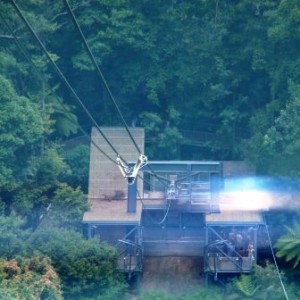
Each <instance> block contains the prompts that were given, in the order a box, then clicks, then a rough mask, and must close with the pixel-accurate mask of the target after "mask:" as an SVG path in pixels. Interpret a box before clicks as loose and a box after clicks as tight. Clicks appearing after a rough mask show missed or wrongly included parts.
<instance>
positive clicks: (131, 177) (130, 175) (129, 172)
mask: <svg viewBox="0 0 300 300" xmlns="http://www.w3.org/2000/svg"><path fill="white" fill-rule="evenodd" d="M147 162H148V158H147V156H146V155H144V154H140V156H139V158H138V160H137V162H136V164H135V165H134V166H133V167H130V166H128V164H127V163H126V161H124V160H123V159H122V157H120V156H118V157H117V164H118V166H119V168H120V170H121V173H122V175H123V176H124V177H125V178H127V181H128V184H134V182H135V179H136V176H137V175H138V172H139V170H140V169H141V168H142V167H143V166H145V165H146V164H147Z"/></svg>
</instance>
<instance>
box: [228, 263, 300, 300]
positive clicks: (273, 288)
mask: <svg viewBox="0 0 300 300" xmlns="http://www.w3.org/2000/svg"><path fill="white" fill-rule="evenodd" d="M281 278H282V280H283V283H284V286H285V290H286V292H287V294H288V296H289V298H290V299H297V297H298V292H297V290H295V289H294V287H293V286H292V285H289V284H287V282H286V279H285V276H284V274H281ZM226 299H232V300H234V299H236V300H237V299H257V300H259V299H264V300H267V299H270V300H271V299H272V300H273V299H278V300H279V299H285V294H284V291H283V289H282V285H281V283H280V279H279V276H278V273H277V270H276V268H275V266H274V265H273V264H271V263H269V262H266V265H265V266H259V265H256V266H255V267H254V272H253V273H251V274H249V275H243V274H242V275H241V276H239V278H236V279H234V280H233V281H232V282H231V283H229V284H228V285H227V286H226Z"/></svg>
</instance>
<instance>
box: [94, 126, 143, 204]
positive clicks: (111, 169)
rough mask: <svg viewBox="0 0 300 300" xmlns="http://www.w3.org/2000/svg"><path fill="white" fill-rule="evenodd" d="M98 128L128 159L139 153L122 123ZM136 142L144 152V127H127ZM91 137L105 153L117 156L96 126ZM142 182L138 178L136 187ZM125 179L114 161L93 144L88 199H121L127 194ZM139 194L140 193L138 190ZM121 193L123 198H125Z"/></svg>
mask: <svg viewBox="0 0 300 300" xmlns="http://www.w3.org/2000/svg"><path fill="white" fill-rule="evenodd" d="M101 131H102V132H103V133H104V135H105V136H106V138H107V139H108V140H109V141H110V143H111V144H112V145H113V146H114V148H115V149H116V150H117V152H118V153H119V154H120V155H121V156H122V158H124V159H125V160H126V161H127V162H130V161H131V162H136V161H137V159H138V157H139V153H138V151H137V149H136V148H135V146H134V144H133V142H132V140H131V139H130V137H129V135H128V133H127V131H126V130H125V128H124V127H102V128H101ZM130 132H131V134H132V136H133V138H134V140H135V141H136V143H137V145H138V146H139V148H140V149H141V151H142V153H143V152H144V140H145V133H144V129H143V128H130ZM91 136H92V139H93V141H94V142H95V143H96V144H97V145H98V146H99V148H101V149H102V150H103V151H104V152H105V153H106V154H107V155H109V156H110V157H111V158H113V159H114V160H116V158H117V157H116V154H115V152H114V151H113V150H112V149H111V147H110V146H109V145H108V144H107V142H106V141H105V139H104V138H103V137H102V135H101V134H100V133H99V131H98V130H97V129H96V128H93V129H92V134H91ZM142 187H143V183H142V181H141V180H139V181H138V188H139V191H142ZM127 188H128V185H127V181H126V180H125V179H124V177H123V176H122V174H121V171H120V169H119V168H118V166H117V165H116V164H114V163H113V162H111V161H110V160H109V159H108V158H107V157H105V156H104V155H103V154H102V153H101V152H100V151H99V150H98V149H97V147H95V146H94V145H93V144H91V152H90V172H89V199H120V198H122V195H124V196H125V198H126V197H127ZM141 195H142V194H141ZM124 196H123V198H124Z"/></svg>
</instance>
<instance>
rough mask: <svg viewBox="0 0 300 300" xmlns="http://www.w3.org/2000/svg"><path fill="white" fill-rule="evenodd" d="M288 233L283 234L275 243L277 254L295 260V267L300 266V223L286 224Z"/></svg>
mask: <svg viewBox="0 0 300 300" xmlns="http://www.w3.org/2000/svg"><path fill="white" fill-rule="evenodd" d="M285 228H286V230H287V233H286V234H284V235H283V236H281V237H280V238H279V239H278V241H277V242H276V244H275V248H276V249H277V253H276V255H277V256H278V257H283V258H284V259H285V260H286V261H287V262H290V261H292V262H293V268H297V267H299V266H300V224H299V223H297V222H295V224H294V226H293V227H288V226H285Z"/></svg>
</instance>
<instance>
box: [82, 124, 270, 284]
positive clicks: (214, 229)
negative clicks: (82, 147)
mask: <svg viewBox="0 0 300 300" xmlns="http://www.w3.org/2000/svg"><path fill="white" fill-rule="evenodd" d="M102 130H103V132H105V134H106V135H107V136H108V137H109V138H110V140H111V141H112V142H113V143H114V144H115V145H116V147H120V148H121V149H120V150H119V151H120V152H122V153H124V157H125V159H126V160H127V161H129V162H132V165H134V164H135V161H136V152H135V151H134V149H132V147H131V146H130V141H129V140H128V141H127V142H126V139H125V138H124V136H126V135H125V133H124V129H123V128H103V129H102ZM132 135H133V137H134V138H135V140H136V141H137V142H138V144H139V146H140V147H141V149H143V147H144V130H143V129H142V128H132ZM92 136H93V140H94V141H96V143H97V144H98V143H99V145H101V147H103V145H105V143H104V141H103V140H102V137H101V136H100V135H99V134H98V132H97V131H96V130H93V133H92ZM106 151H109V150H108V149H106ZM138 174H139V175H138V176H137V177H136V179H135V180H134V182H133V183H132V184H127V182H126V179H124V177H123V176H122V174H121V173H120V170H119V168H118V167H117V166H116V165H114V164H113V163H111V162H107V160H106V159H105V157H103V155H101V153H99V151H97V149H96V147H95V146H93V145H91V157H90V183H89V201H90V202H91V209H90V210H89V211H88V212H86V213H85V215H84V218H83V223H84V225H85V228H86V235H87V237H88V238H95V237H96V238H99V240H100V241H107V242H109V243H111V244H112V245H114V246H116V248H117V250H118V254H119V268H120V270H121V271H123V272H124V273H126V274H127V275H128V276H129V277H131V276H132V275H136V274H140V273H142V272H143V260H144V258H145V257H147V256H148V257H154V256H156V257H165V256H180V257H185V256H193V257H200V258H201V259H202V262H203V263H202V265H199V273H200V272H202V273H204V274H205V276H206V278H207V277H208V276H210V275H211V276H213V277H214V278H215V279H216V278H217V276H218V274H220V273H249V272H251V268H252V265H253V264H254V263H255V262H256V259H257V243H258V238H257V233H258V231H259V228H260V226H264V222H263V218H262V215H261V213H260V211H256V210H251V211H249V210H242V209H240V208H239V209H238V210H232V209H230V208H229V206H228V199H227V198H226V197H224V194H226V191H227V189H229V188H230V186H231V182H232V181H233V180H234V179H235V178H240V177H246V176H254V175H255V170H254V169H253V168H252V167H251V166H249V165H248V164H247V163H245V162H232V161H227V162H226V161H224V162H210V161H206V162H203V161H148V162H147V164H145V165H144V166H143V167H142V168H141V170H140V171H139V173H138ZM241 200H242V199H241ZM236 201H239V199H237V200H236Z"/></svg>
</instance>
